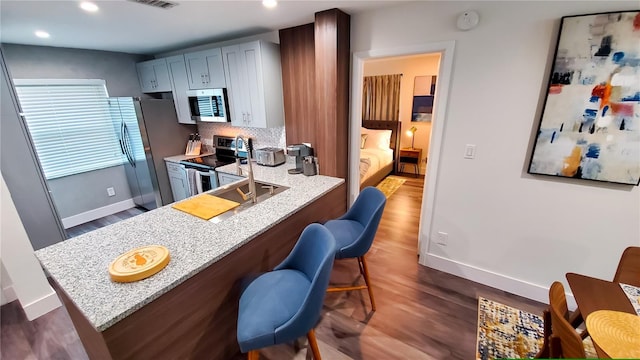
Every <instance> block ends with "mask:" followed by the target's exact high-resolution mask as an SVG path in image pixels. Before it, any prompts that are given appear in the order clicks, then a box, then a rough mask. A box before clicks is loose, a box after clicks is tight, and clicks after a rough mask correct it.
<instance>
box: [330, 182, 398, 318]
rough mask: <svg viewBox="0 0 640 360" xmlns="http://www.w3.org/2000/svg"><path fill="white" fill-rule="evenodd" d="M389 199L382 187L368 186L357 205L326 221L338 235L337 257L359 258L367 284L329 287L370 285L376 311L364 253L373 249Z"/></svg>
mask: <svg viewBox="0 0 640 360" xmlns="http://www.w3.org/2000/svg"><path fill="white" fill-rule="evenodd" d="M386 202H387V198H386V197H385V196H384V194H383V193H382V191H380V190H378V189H377V188H375V187H372V186H368V187H366V188H364V189H363V190H362V191H361V192H360V194H359V195H358V198H357V199H356V201H355V202H354V203H353V206H351V208H350V209H349V210H348V211H347V212H346V213H345V214H344V215H342V216H341V217H339V218H337V219H335V220H329V221H327V222H326V223H325V224H324V225H325V226H326V227H327V229H329V231H330V232H331V234H333V237H334V238H335V239H336V259H347V258H357V259H358V265H359V267H360V274H362V276H363V277H364V282H365V285H361V286H347V287H331V288H329V289H328V290H327V291H328V292H337V291H350V290H362V289H367V291H368V292H369V298H370V299H371V309H372V310H373V311H375V310H376V302H375V300H374V299H373V291H372V289H371V280H370V279H369V271H368V270H367V262H366V261H365V259H364V255H365V254H366V253H367V251H369V248H370V247H371V244H372V243H373V239H374V238H375V236H376V231H377V230H378V225H379V224H380V219H381V218H382V212H383V211H384V206H385V204H386Z"/></svg>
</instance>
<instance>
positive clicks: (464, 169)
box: [351, 1, 640, 301]
mask: <svg viewBox="0 0 640 360" xmlns="http://www.w3.org/2000/svg"><path fill="white" fill-rule="evenodd" d="M637 8H638V3H637V1H626V2H624V1H623V2H618V1H607V2H595V1H593V2H592V1H587V2H584V1H583V2H580V1H567V2H559V1H553V2H551V1H549V2H539V1H536V2H524V1H518V2H481V1H474V2H443V1H442V2H416V3H411V4H406V5H399V6H395V7H390V8H385V9H383V10H379V11H373V12H370V13H365V14H361V15H355V16H353V17H352V22H351V29H352V30H351V48H352V51H353V52H362V51H369V50H380V49H393V48H401V47H408V46H416V45H420V44H425V43H430V42H441V41H451V40H453V41H455V58H454V63H453V74H452V81H451V83H450V92H449V101H448V104H447V112H446V113H447V116H446V119H438V120H441V121H442V123H443V124H444V138H443V142H442V144H443V145H442V148H441V153H440V162H439V168H438V178H437V179H435V181H436V190H435V199H434V206H433V222H432V226H431V227H429V226H428V225H429V224H428V223H426V221H425V219H424V214H425V211H424V209H423V212H422V214H423V220H422V221H423V222H422V224H421V225H422V234H421V236H423V238H424V239H428V238H433V236H434V234H436V233H437V232H438V231H442V232H446V233H448V234H449V240H448V245H447V246H445V247H443V246H440V245H437V244H435V242H431V243H429V242H427V241H425V243H426V244H428V248H426V249H423V251H425V252H426V254H425V253H423V254H424V255H427V256H422V257H421V262H425V263H426V264H427V265H428V266H432V267H436V268H439V269H442V270H445V271H448V272H451V273H454V274H457V275H462V276H464V277H467V278H470V279H473V280H475V281H479V282H483V283H486V284H489V285H491V286H496V287H499V288H502V289H504V290H507V291H510V292H514V293H517V294H520V295H524V296H527V297H530V298H533V299H537V300H541V301H546V300H547V298H548V296H547V289H548V287H549V285H550V284H551V283H552V282H553V281H554V280H562V281H564V280H565V277H564V276H565V273H567V272H579V273H583V274H588V275H591V276H595V277H599V278H604V279H610V278H612V277H613V274H614V272H615V269H616V266H617V262H618V259H619V257H620V254H621V253H622V251H623V249H624V248H625V247H627V246H629V245H639V244H640V190H639V188H638V187H634V186H623V185H611V184H605V183H598V182H587V181H578V180H570V179H560V178H552V177H543V176H532V175H529V174H527V172H526V169H527V166H528V162H529V155H530V151H531V145H532V142H533V138H534V137H535V132H536V129H537V125H538V122H539V118H540V113H541V107H542V103H543V101H544V93H545V88H546V85H547V81H548V74H549V71H550V66H551V58H552V57H553V52H554V49H555V43H556V37H557V34H558V29H559V24H560V18H561V17H562V16H565V15H577V14H588V13H594V12H604V11H617V10H635V9H637ZM468 9H474V10H477V11H478V12H479V14H480V24H479V26H478V27H477V28H476V29H474V30H470V31H466V32H465V31H459V30H457V29H456V27H455V20H456V17H457V16H458V14H460V13H461V12H463V11H465V10H468ZM465 144H476V145H477V156H476V159H474V160H468V159H464V158H463V154H464V147H465ZM565 284H566V282H565Z"/></svg>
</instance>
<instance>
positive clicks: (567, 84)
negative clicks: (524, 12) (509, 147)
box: [528, 10, 640, 186]
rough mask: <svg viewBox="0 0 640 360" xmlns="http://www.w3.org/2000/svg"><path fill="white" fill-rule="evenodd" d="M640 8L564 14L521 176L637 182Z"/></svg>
mask: <svg viewBox="0 0 640 360" xmlns="http://www.w3.org/2000/svg"><path fill="white" fill-rule="evenodd" d="M638 44H640V10H636V11H619V12H606V13H597V14H586V15H572V16H564V17H562V19H561V24H560V31H559V33H558V39H557V42H556V49H555V54H554V56H553V66H552V70H551V74H550V75H549V83H548V86H547V92H546V96H545V101H544V107H543V110H542V115H541V119H540V121H539V125H538V131H537V132H536V139H535V142H534V147H533V151H532V153H531V158H530V161H529V168H528V173H530V174H542V175H550V176H558V177H566V178H577V179H585V180H594V181H603V182H610V183H618V184H628V185H635V186H638V185H639V184H640V50H639V49H638Z"/></svg>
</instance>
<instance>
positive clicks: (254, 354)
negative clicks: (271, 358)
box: [247, 350, 260, 360]
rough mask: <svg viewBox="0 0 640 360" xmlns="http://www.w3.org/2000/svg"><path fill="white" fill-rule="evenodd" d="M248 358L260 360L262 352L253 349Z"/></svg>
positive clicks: (248, 359) (249, 359)
mask: <svg viewBox="0 0 640 360" xmlns="http://www.w3.org/2000/svg"><path fill="white" fill-rule="evenodd" d="M247 360H260V352H259V351H258V350H251V351H249V353H248V354H247Z"/></svg>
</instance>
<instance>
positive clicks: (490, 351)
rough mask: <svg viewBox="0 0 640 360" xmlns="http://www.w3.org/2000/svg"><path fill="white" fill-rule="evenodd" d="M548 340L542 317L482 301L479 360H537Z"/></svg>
mask: <svg viewBox="0 0 640 360" xmlns="http://www.w3.org/2000/svg"><path fill="white" fill-rule="evenodd" d="M543 337H544V321H543V320H542V317H541V316H538V315H534V314H531V313H528V312H526V311H522V310H518V309H515V308H512V307H510V306H507V305H504V304H500V303H498V302H495V301H491V300H488V299H485V298H483V297H480V298H479V299H478V336H477V345H476V359H481V360H489V359H504V358H509V359H527V358H529V359H530V358H533V357H534V356H535V355H536V353H537V352H538V349H539V348H540V346H542V341H543Z"/></svg>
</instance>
